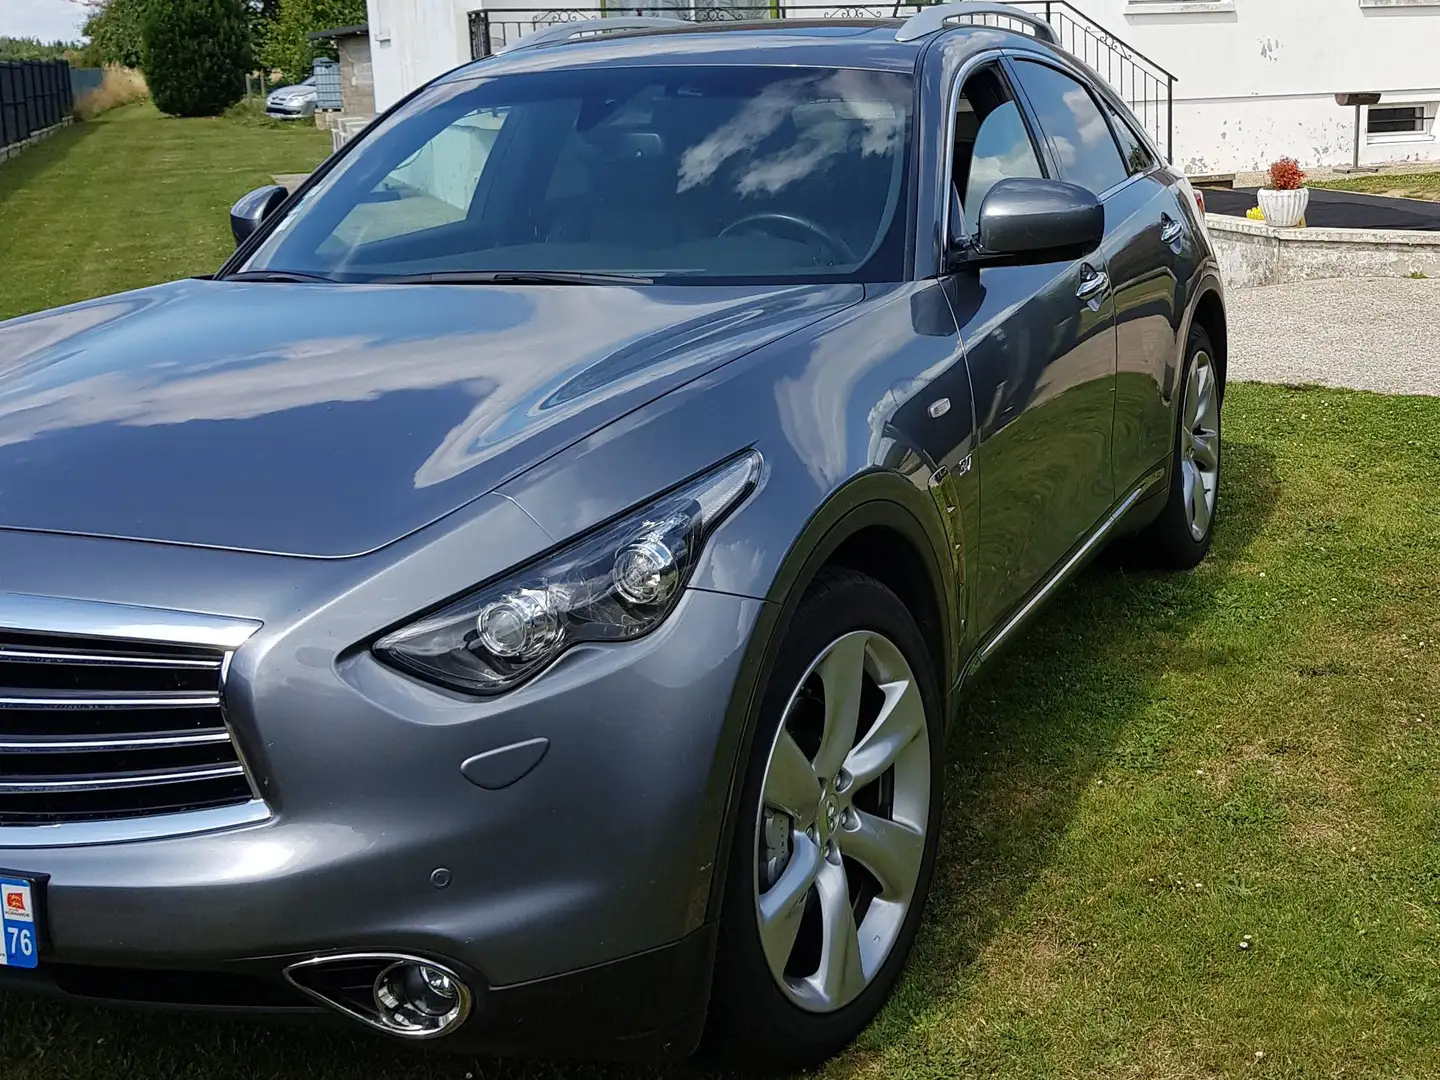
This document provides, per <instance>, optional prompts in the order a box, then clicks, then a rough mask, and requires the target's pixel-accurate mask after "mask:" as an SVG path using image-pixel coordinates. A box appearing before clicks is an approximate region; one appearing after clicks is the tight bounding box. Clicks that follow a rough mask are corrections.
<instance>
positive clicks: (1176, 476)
mask: <svg viewBox="0 0 1440 1080" xmlns="http://www.w3.org/2000/svg"><path fill="white" fill-rule="evenodd" d="M1214 356H1215V350H1214V347H1213V346H1212V345H1211V343H1210V336H1209V335H1208V334H1207V333H1205V331H1204V330H1203V329H1201V328H1200V327H1196V328H1194V329H1193V330H1191V331H1190V339H1189V342H1188V347H1187V349H1186V355H1185V367H1184V369H1183V371H1182V373H1181V377H1182V379H1183V382H1182V383H1181V388H1182V389H1181V396H1180V409H1179V416H1178V418H1177V422H1176V430H1175V449H1174V455H1175V457H1174V460H1173V462H1172V464H1171V468H1170V494H1169V497H1168V498H1167V499H1166V501H1165V508H1164V509H1163V510H1162V511H1161V512H1160V516H1159V517H1158V518H1156V519H1155V522H1154V523H1153V524H1152V525H1150V526H1149V528H1148V529H1146V531H1145V533H1144V534H1143V535H1142V537H1141V539H1142V541H1143V542H1144V543H1143V549H1144V550H1145V551H1146V553H1147V554H1149V555H1151V556H1152V557H1153V561H1155V562H1156V563H1158V564H1159V565H1161V566H1164V567H1169V568H1171V569H1176V570H1188V569H1189V568H1190V567H1192V566H1195V565H1196V564H1197V563H1199V562H1200V560H1201V559H1203V558H1205V555H1206V554H1207V553H1208V552H1209V550H1210V542H1211V539H1212V538H1213V537H1214V534H1215V512H1216V509H1217V507H1218V505H1219V500H1220V405H1221V398H1222V396H1223V394H1224V385H1223V383H1222V382H1221V378H1220V371H1219V369H1218V368H1217V367H1216V365H1215V360H1214Z"/></svg>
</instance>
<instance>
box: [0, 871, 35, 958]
mask: <svg viewBox="0 0 1440 1080" xmlns="http://www.w3.org/2000/svg"><path fill="white" fill-rule="evenodd" d="M0 934H3V935H4V938H5V948H4V950H3V951H0V965H4V966H7V967H21V968H33V967H34V966H35V965H36V964H37V963H38V962H39V955H40V942H39V940H38V938H37V937H36V936H35V895H34V893H33V892H32V891H31V885H30V882H28V881H9V880H6V879H5V878H0Z"/></svg>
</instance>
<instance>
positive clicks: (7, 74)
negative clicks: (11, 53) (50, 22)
mask: <svg viewBox="0 0 1440 1080" xmlns="http://www.w3.org/2000/svg"><path fill="white" fill-rule="evenodd" d="M74 109H75V94H74V91H72V90H71V88H70V65H69V64H67V63H66V62H65V61H64V60H13V61H3V62H0V150H3V149H5V148H6V147H9V146H14V145H15V144H16V143H21V142H24V141H25V140H26V139H28V138H30V137H31V136H32V135H35V134H37V133H38V132H41V131H44V130H45V129H46V128H49V127H54V126H55V125H56V124H58V123H60V121H62V120H64V119H65V118H66V117H67V116H69V115H70V114H71V112H73V111H74Z"/></svg>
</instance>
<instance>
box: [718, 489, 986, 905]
mask: <svg viewBox="0 0 1440 1080" xmlns="http://www.w3.org/2000/svg"><path fill="white" fill-rule="evenodd" d="M945 537H946V533H945V531H944V527H943V523H941V522H940V521H939V513H938V509H937V508H936V506H935V502H934V500H933V499H932V498H931V497H930V495H929V493H928V492H927V491H923V490H920V489H918V488H917V487H916V486H915V485H914V484H913V483H912V482H911V481H910V480H908V479H906V478H905V477H903V476H901V475H899V474H898V473H892V472H889V471H885V470H874V471H871V472H869V473H865V474H862V475H861V476H858V477H856V478H854V479H852V480H851V481H850V482H848V483H847V484H846V485H844V486H842V487H841V488H839V489H838V490H836V491H835V492H833V493H832V494H831V495H830V497H829V498H828V499H827V500H826V501H825V502H824V503H823V504H822V505H821V506H820V507H819V509H818V510H817V511H816V512H815V513H814V514H813V515H812V517H811V518H810V520H809V522H808V523H807V525H806V527H805V529H804V530H803V531H802V532H801V534H800V535H799V536H798V537H797V538H796V540H795V542H794V543H793V544H792V545H791V547H790V549H789V551H788V552H787V554H786V556H785V558H784V560H783V561H782V563H781V564H780V568H779V570H778V572H777V573H776V574H775V576H774V579H773V581H772V582H771V585H770V588H769V589H768V591H767V593H766V597H765V599H766V601H767V602H766V604H765V610H764V612H763V613H762V616H761V618H760V620H759V623H758V624H757V626H756V627H755V630H754V632H753V633H752V635H751V639H750V644H749V646H748V648H747V650H746V656H745V661H744V664H743V668H742V671H743V674H742V677H741V679H740V680H738V682H737V684H736V688H735V693H734V695H733V696H732V698H731V702H730V708H729V711H728V715H727V721H726V726H727V728H729V729H730V730H732V731H733V732H735V733H736V735H735V736H734V737H732V739H731V740H729V744H730V746H732V747H733V753H732V754H731V764H730V777H729V783H728V785H727V793H728V794H727V798H726V802H725V806H724V812H723V818H722V823H721V828H720V836H719V843H718V845H717V848H716V857H715V872H714V874H713V875H712V876H711V878H710V883H709V890H708V897H707V900H706V904H705V911H706V914H705V921H706V922H711V921H713V920H715V919H716V918H718V917H719V913H720V908H721V904H722V902H723V899H724V894H725V868H726V865H727V864H728V862H729V859H728V853H729V851H730V848H731V845H732V844H733V842H734V835H735V824H736V807H737V804H738V802H739V797H740V792H741V789H742V787H743V785H744V780H745V769H746V767H747V765H748V763H749V760H750V754H751V752H752V744H753V740H754V733H755V728H756V723H757V721H758V718H759V713H758V710H759V709H760V708H761V705H762V702H763V699H764V692H765V687H766V685H767V684H768V682H769V679H770V675H771V672H772V670H773V668H774V664H775V659H776V655H777V653H778V651H779V648H780V644H781V642H783V641H784V638H785V634H786V631H787V630H788V628H789V625H790V622H791V619H792V618H793V616H794V613H795V610H796V608H797V607H798V606H799V604H800V601H801V600H802V599H803V598H804V596H805V592H806V590H807V589H808V588H809V586H810V583H811V582H812V581H814V580H815V578H816V576H817V575H818V574H819V573H820V572H821V570H823V569H824V568H825V567H827V566H835V565H839V566H845V567H847V568H849V569H852V570H856V571H859V572H861V573H864V574H867V575H869V576H871V577H874V578H875V579H876V580H878V581H880V582H881V583H882V584H884V585H886V587H888V588H889V589H890V590H891V591H892V592H895V593H896V595H897V596H899V597H900V599H901V601H902V602H904V603H905V605H906V607H907V608H909V609H910V610H911V611H912V612H913V613H914V614H915V615H916V622H917V623H918V624H919V625H920V630H921V634H922V635H923V636H924V637H925V639H926V641H927V643H928V644H929V645H930V655H931V661H932V663H934V664H935V674H936V680H937V682H938V683H939V689H940V694H941V699H942V700H941V708H942V710H943V712H944V719H945V722H946V724H947V725H948V723H949V719H950V715H951V711H952V699H951V691H952V688H953V687H954V685H955V681H956V676H957V675H958V670H959V663H960V656H961V649H962V645H963V637H964V619H963V614H962V611H961V606H960V604H959V602H958V598H959V588H958V586H957V583H956V576H955V569H954V568H955V566H957V565H963V562H962V561H961V560H960V559H959V557H958V556H959V554H960V553H959V552H956V553H955V556H956V557H955V558H951V553H950V552H949V541H948V540H947V539H945Z"/></svg>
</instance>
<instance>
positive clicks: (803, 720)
mask: <svg viewBox="0 0 1440 1080" xmlns="http://www.w3.org/2000/svg"><path fill="white" fill-rule="evenodd" d="M930 798H931V791H930V738H929V733H928V720H927V717H926V715H925V703H924V700H923V698H922V696H921V692H920V686H919V684H918V682H917V680H916V678H915V674H914V672H913V671H912V670H911V668H910V665H909V663H908V662H907V661H906V659H905V657H904V654H902V653H901V651H900V650H899V648H897V647H896V645H895V644H894V643H893V642H892V641H890V639H889V638H887V637H885V636H884V635H882V634H879V633H875V632H873V631H864V630H862V631H856V632H854V633H849V634H845V635H844V636H842V637H840V638H838V639H837V640H835V641H834V642H832V643H831V644H830V645H829V646H828V647H827V648H826V649H825V650H824V651H823V652H822V653H821V654H820V655H819V657H817V658H816V659H815V661H814V662H813V663H812V664H811V665H810V667H809V668H808V669H807V670H806V672H805V675H804V676H803V677H802V678H801V680H800V683H799V685H798V686H797V687H796V688H795V690H794V692H793V693H792V694H791V696H790V700H789V703H788V704H787V706H786V709H785V714H784V716H783V717H782V718H781V721H780V727H779V730H778V731H777V732H776V734H775V741H774V744H773V745H772V746H771V749H770V756H769V759H768V760H767V762H766V766H765V779H764V784H763V788H762V794H761V800H760V808H759V813H758V819H757V821H756V832H755V835H756V844H755V890H754V892H755V917H756V920H757V923H758V927H759V931H760V942H761V945H762V947H763V949H764V953H765V960H766V963H767V965H768V966H769V968H770V973H771V975H772V976H774V978H775V981H776V984H777V985H778V986H779V987H780V989H781V991H782V992H783V993H784V994H785V995H786V997H787V998H789V1000H790V1001H791V1002H793V1003H794V1004H795V1005H797V1006H799V1007H800V1008H802V1009H805V1010H807V1011H810V1012H833V1011H835V1010H837V1009H840V1008H843V1007H844V1006H846V1005H848V1004H849V1003H850V1002H852V1001H854V1000H855V998H856V997H858V996H859V995H860V994H861V992H862V991H863V990H864V989H865V987H866V986H868V985H869V984H870V982H871V981H872V980H873V979H874V978H875V976H876V974H877V973H878V972H879V970H880V968H881V967H882V965H884V963H885V960H886V958H887V957H888V956H889V955H890V952H891V949H892V948H893V947H894V944H895V941H896V939H897V938H898V937H899V936H900V931H901V928H902V927H903V926H904V925H905V918H906V915H907V914H908V913H909V910H910V906H911V903H912V901H913V900H914V898H915V889H916V885H917V883H918V881H919V878H920V872H921V867H922V864H923V862H924V859H925V849H926V835H925V830H926V828H927V826H928V822H929V814H930Z"/></svg>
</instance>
